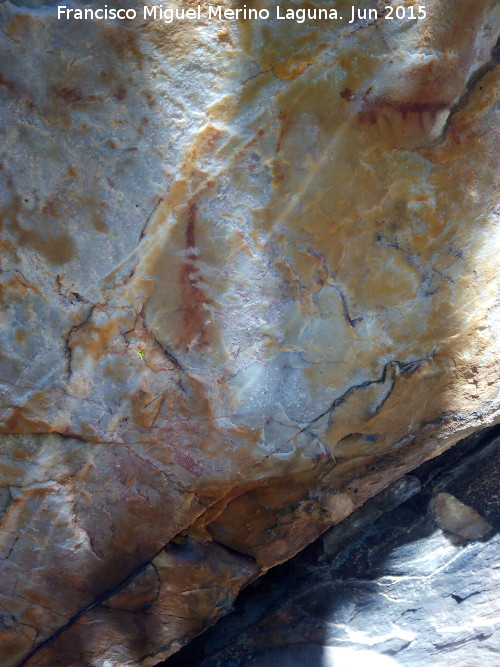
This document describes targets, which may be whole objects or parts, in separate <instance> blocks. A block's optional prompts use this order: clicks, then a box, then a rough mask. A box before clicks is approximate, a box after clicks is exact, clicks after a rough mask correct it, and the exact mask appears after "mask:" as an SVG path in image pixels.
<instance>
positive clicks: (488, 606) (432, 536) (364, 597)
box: [163, 429, 500, 667]
mask: <svg viewBox="0 0 500 667" xmlns="http://www.w3.org/2000/svg"><path fill="white" fill-rule="evenodd" d="M499 444H500V437H499V434H498V429H497V435H496V437H494V436H493V437H492V435H491V434H490V435H489V436H487V437H485V438H484V440H482V441H480V442H479V443H477V440H476V441H475V442H469V443H461V445H460V446H459V452H460V454H459V458H458V460H456V453H455V452H454V451H451V452H447V453H446V454H444V455H441V456H440V457H439V458H438V459H437V460H436V459H435V460H434V461H430V462H429V464H430V465H427V467H423V468H421V469H417V470H416V471H415V472H414V473H413V474H412V475H407V476H405V477H403V478H402V479H401V480H399V481H398V482H395V483H394V484H392V485H390V486H389V487H388V488H387V489H386V490H385V491H383V492H381V493H380V494H377V496H375V497H374V498H372V499H370V500H369V501H368V502H367V503H366V504H365V505H364V506H363V507H361V508H359V510H357V511H356V512H354V513H353V514H352V515H351V516H350V517H348V518H347V519H345V520H344V521H343V522H342V523H340V524H338V525H337V526H335V527H334V528H332V529H331V530H330V531H328V532H327V533H325V535H323V536H322V537H321V538H319V540H317V541H316V542H315V543H314V544H313V545H311V546H310V547H308V548H307V549H306V550H305V551H304V552H302V553H301V554H299V555H298V556H296V557H295V558H294V559H292V561H289V562H288V563H287V564H286V565H283V566H281V567H280V568H277V569H275V570H272V571H271V572H269V573H268V574H267V575H266V576H265V577H264V578H263V579H261V580H259V581H258V582H256V583H255V584H253V585H252V586H251V587H250V588H249V589H248V590H246V591H244V592H243V594H242V595H241V598H240V599H239V600H238V602H237V604H236V607H235V609H234V611H233V612H232V613H231V614H230V615H228V616H227V617H226V618H225V619H223V620H222V621H221V622H220V623H218V624H217V625H216V626H215V627H214V628H212V629H211V630H209V631H208V633H207V634H206V635H203V636H201V637H199V638H198V639H197V640H195V641H194V642H193V643H192V644H191V645H189V646H187V647H186V648H185V649H183V650H181V651H180V652H179V653H177V654H176V655H174V656H172V657H171V658H170V659H169V660H167V661H166V662H165V663H163V664H164V665H165V667H268V666H269V667H303V666H305V665H307V666H308V667H315V666H316V665H317V666H318V667H320V666H322V667H344V665H345V667H355V666H357V665H374V666H375V667H376V666H377V665H380V666H381V667H383V666H385V665H386V666H387V667H391V666H392V667H397V666H398V665H399V666H404V667H414V666H415V667H419V666H420V665H436V666H437V667H447V666H451V665H464V666H465V665H467V666H469V665H484V666H485V667H489V666H491V667H495V666H496V665H498V663H499V661H500V595H499V593H500V575H499V569H498V559H499V556H500V536H499V534H498V530H499V528H500V495H499V493H498V490H499V485H498V480H499V478H500V476H499V473H500V457H499ZM420 481H421V482H422V489H421V490H420ZM455 494H456V495H455ZM443 496H444V497H445V498H446V502H447V503H449V504H450V505H451V506H452V507H453V508H454V510H455V511H454V512H453V517H454V521H453V523H454V524H456V523H457V518H458V516H459V512H458V511H457V508H459V507H460V508H461V513H462V516H463V517H465V518H466V519H467V524H468V525H469V526H470V525H471V522H470V516H471V514H473V515H474V516H475V517H476V521H477V522H478V523H479V525H482V524H487V525H488V526H489V530H488V532H487V533H484V534H483V535H482V536H481V537H479V538H478V537H477V536H472V535H469V536H467V537H463V536H460V539H458V540H457V539H456V537H457V536H456V535H453V534H451V533H450V532H449V526H447V527H446V528H445V529H444V530H442V526H441V523H442V517H439V516H438V518H436V512H435V505H436V501H437V499H439V498H441V501H442V499H443ZM452 498H453V499H454V500H453V501H451V499H452ZM459 499H461V500H459ZM462 501H464V502H462ZM466 503H472V505H473V507H470V506H469V505H467V504H466ZM438 504H439V503H438ZM486 518H487V519H488V521H487V520H486Z"/></svg>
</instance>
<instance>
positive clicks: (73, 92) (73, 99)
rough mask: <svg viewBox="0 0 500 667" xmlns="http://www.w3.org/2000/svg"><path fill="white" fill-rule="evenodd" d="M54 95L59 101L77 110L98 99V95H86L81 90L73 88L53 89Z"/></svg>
mask: <svg viewBox="0 0 500 667" xmlns="http://www.w3.org/2000/svg"><path fill="white" fill-rule="evenodd" d="M52 93H53V94H54V96H55V97H56V98H57V99H58V100H60V101H61V102H64V103H65V104H67V105H68V106H71V107H74V108H75V109H82V108H84V107H86V106H88V105H89V104H91V103H92V102H95V100H96V99H97V96H96V95H84V94H83V92H82V91H81V90H80V88H73V87H71V86H61V87H59V88H52Z"/></svg>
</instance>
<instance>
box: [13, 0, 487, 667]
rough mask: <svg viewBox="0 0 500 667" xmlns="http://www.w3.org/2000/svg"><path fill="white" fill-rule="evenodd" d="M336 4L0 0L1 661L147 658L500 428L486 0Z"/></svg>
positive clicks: (100, 662) (155, 657) (140, 661)
mask: <svg viewBox="0 0 500 667" xmlns="http://www.w3.org/2000/svg"><path fill="white" fill-rule="evenodd" d="M125 4H127V3H125ZM178 4H179V6H180V5H182V6H184V7H187V6H191V5H193V3H192V2H191V1H190V0H183V1H182V2H181V0H179V3H178ZM202 4H203V6H204V7H205V6H206V5H205V4H204V3H202ZM221 4H222V5H224V6H227V7H229V5H230V4H231V3H230V2H229V0H223V1H222V3H221ZM290 4H291V5H293V6H295V7H298V6H299V3H298V2H295V0H291V3H290ZM332 4H334V5H335V7H336V8H337V9H338V11H339V13H340V14H342V13H343V14H344V19H343V20H338V21H315V22H314V21H312V22H311V21H308V22H304V23H298V22H296V21H281V20H276V19H274V18H270V19H269V20H268V21H260V20H256V21H245V20H235V21H231V20H226V19H222V20H219V19H217V18H212V19H210V20H209V19H208V18H207V17H206V16H205V15H203V16H202V18H201V19H200V20H195V21H177V22H173V23H171V24H167V23H164V22H162V21H143V20H139V19H138V20H136V21H77V20H58V19H57V17H56V9H55V6H54V3H52V2H43V1H41V0H40V1H39V0H30V1H29V2H28V1H24V0H16V2H15V3H13V2H10V1H9V0H4V1H2V2H0V103H1V105H2V114H1V115H0V133H1V136H2V142H1V144H0V146H1V148H0V219H1V224H2V230H1V233H2V237H1V248H2V254H1V257H0V261H1V264H0V269H1V273H0V279H1V292H0V297H1V300H2V313H1V316H0V327H1V332H0V345H1V347H2V356H1V359H0V382H1V388H2V399H1V400H2V402H1V404H0V406H1V407H0V432H1V433H2V434H3V435H2V449H1V454H2V463H1V482H0V483H1V485H2V491H1V494H0V508H1V511H2V513H3V518H2V525H1V537H0V544H1V545H2V552H1V553H2V576H1V580H0V599H1V613H2V619H3V620H2V623H1V624H0V662H1V663H2V665H5V667H10V666H11V665H17V664H19V663H20V662H21V661H23V660H24V661H25V662H23V664H26V665H41V664H54V657H53V656H54V654H53V653H52V650H55V649H53V648H52V647H53V646H55V645H56V644H55V642H57V652H58V654H60V655H62V656H66V657H65V658H64V660H66V662H64V663H61V664H66V665H81V664H82V663H86V664H89V665H93V666H94V665H95V666H99V667H104V665H105V664H106V665H107V666H108V667H109V665H110V664H111V665H118V664H129V665H150V664H151V665H153V664H155V662H158V661H159V660H160V659H161V658H162V657H164V656H165V655H167V654H168V653H169V652H173V651H174V650H176V648H177V647H178V646H180V644H181V643H182V642H183V641H185V639H186V637H189V636H190V635H191V634H193V633H194V632H198V631H200V630H201V628H202V626H203V624H205V623H209V622H210V621H211V619H212V618H213V616H214V613H215V614H217V613H222V612H223V611H224V610H227V608H228V605H229V604H230V602H231V600H232V599H233V598H234V595H235V593H236V591H237V589H238V588H239V587H241V586H243V585H244V584H245V583H248V582H249V581H251V580H252V579H253V578H254V577H256V576H258V575H259V574H260V573H262V572H264V571H265V570H266V569H268V568H269V567H271V566H273V565H275V564H276V563H278V562H281V561H283V560H285V559H287V558H289V557H290V556H292V555H293V554H294V553H296V552H297V551H299V550H300V549H302V548H303V547H304V546H306V545H307V544H308V543H309V542H311V541H312V540H313V539H315V538H316V537H317V536H318V535H319V534H321V533H322V532H323V531H325V530H326V529H327V528H328V527H330V526H331V525H332V524H334V523H337V522H339V521H340V520H341V519H343V518H344V517H345V516H347V515H348V514H349V513H350V512H352V511H353V509H355V508H356V507H358V506H359V505H361V504H362V503H363V502H365V501H366V500H367V499H368V498H370V497H371V496H373V495H374V494H375V493H376V492H377V491H378V490H380V489H382V488H384V487H385V486H387V485H388V484H389V483H390V482H391V481H393V480H395V479H398V478H400V477H402V476H403V475H404V474H405V473H406V472H407V471H409V470H411V469H413V468H414V467H415V466H417V465H419V464H420V463H421V462H423V461H425V460H426V459H428V458H429V457H432V456H435V455H436V454H439V453H440V452H441V451H443V450H445V449H446V448H447V447H449V446H450V445H452V444H453V443H454V442H456V441H457V440H458V439H459V438H460V437H462V436H464V435H466V434H467V433H470V432H472V431H473V430H476V429H478V428H480V427H483V426H486V425H489V424H493V423H495V422H496V421H498V420H499V417H500V396H499V384H498V370H499V369H498V365H499V348H500V345H499V334H498V321H499V317H500V305H499V304H500V301H499V298H498V293H499V291H498V280H499V278H498V276H499V275H500V271H499V253H498V212H497V209H496V207H497V205H498V200H497V193H498V190H497V183H496V178H495V177H496V173H497V172H496V170H497V163H498V158H497V156H498V150H497V146H496V145H495V141H496V140H497V136H498V135H497V130H498V122H497V116H496V115H495V98H496V86H497V85H498V70H497V69H495V65H496V51H495V42H496V36H497V34H498V27H499V23H500V12H499V8H498V5H497V3H496V2H495V1H494V0H479V1H478V2H476V3H474V7H473V8H471V4H470V2H468V1H466V0H454V1H453V2H451V1H447V0H429V1H428V2H427V3H426V10H427V15H426V18H425V19H421V20H418V21H412V20H403V21H402V20H396V21H394V20H392V21H391V20H386V19H385V18H384V11H383V3H375V2H363V3H361V4H362V5H363V7H366V8H373V7H374V6H377V7H379V10H380V17H379V18H378V19H377V20H375V21H373V20H372V21H370V20H364V19H363V20H357V21H356V22H355V23H353V24H349V23H348V22H347V15H348V10H349V7H350V5H349V4H348V3H347V2H344V1H343V0H339V1H338V2H335V3H331V2H326V1H325V2H319V3H318V6H331V5H332ZM409 4H411V3H409ZM271 5H272V6H274V3H266V2H262V6H271ZM127 6H130V7H133V6H136V5H134V3H133V2H130V3H128V4H127ZM221 550H222V551H221ZM224 550H225V551H224ZM225 552H227V553H226V555H222V554H224V553H225ZM188 554H191V556H189V555H188ZM200 554H204V555H203V557H202V556H201V555H200ZM179 559H180V560H182V562H183V563H188V564H189V563H191V567H192V570H193V572H192V574H189V575H188V574H187V569H189V567H188V565H183V566H182V568H184V569H183V570H182V571H183V572H186V574H185V575H184V574H183V577H184V576H185V577H186V580H185V582H184V583H186V585H188V586H189V585H191V584H190V583H189V582H190V581H191V583H192V588H191V589H189V590H190V591H192V592H191V593H189V598H190V600H191V599H192V600H193V601H192V603H190V604H189V605H187V608H185V605H184V602H185V598H184V597H183V593H186V592H187V589H184V588H182V586H183V585H184V583H183V582H180V583H181V588H180V589H176V588H175V586H177V585H178V584H179V582H178V581H177V582H176V583H175V585H174V583H172V582H173V581H174V579H175V577H173V575H172V572H173V571H174V569H175V568H177V567H179V568H181V566H180V565H179V566H178V565H177V564H176V563H178V561H179ZM183 559H185V560H183ZM190 559H191V560H190ZM202 561H203V562H206V567H201V565H200V563H201V562H202ZM150 565H151V567H152V568H153V570H154V572H155V573H156V574H155V576H153V572H152V570H151V568H150V567H149V566H150ZM182 568H181V569H182ZM215 582H217V583H215ZM149 587H151V590H150V592H148V588H149ZM207 589H210V591H208V592H207ZM174 594H175V596H176V598H177V599H178V608H179V609H180V610H181V611H182V612H183V613H184V612H185V613H186V614H187V615H186V617H185V618H184V619H182V620H180V619H179V618H178V617H175V615H173V612H172V608H171V604H173V603H172V601H171V597H172V595H174ZM116 596H118V597H116ZM195 599H196V600H198V601H197V602H195V601H194V600H195ZM143 607H144V608H146V607H147V611H140V610H141V609H142V608H143ZM209 607H210V609H209ZM212 607H213V609H212ZM140 613H147V614H148V616H147V618H148V621H147V624H148V626H149V627H151V628H154V632H152V634H149V633H146V632H145V631H143V629H141V628H143V627H144V622H143V621H142V620H138V619H141V618H142V617H141V616H140ZM138 614H139V615H138ZM124 615H127V618H131V619H132V620H131V621H130V623H129V622H124V621H123V622H122V620H120V621H119V622H118V621H117V620H116V619H117V618H120V619H123V618H124ZM134 619H135V620H134ZM97 621H99V622H98V623H97ZM96 627H98V628H99V629H98V630H96V629H95V628H96ZM88 628H92V629H93V630H92V632H90V630H88ZM94 631H95V632H96V633H97V634H94ZM77 635H78V636H79V637H80V639H79V641H76V639H75V637H76V636H77ZM51 660H52V662H51ZM61 660H62V658H61Z"/></svg>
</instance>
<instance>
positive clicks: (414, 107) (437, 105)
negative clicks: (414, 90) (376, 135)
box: [358, 99, 450, 130]
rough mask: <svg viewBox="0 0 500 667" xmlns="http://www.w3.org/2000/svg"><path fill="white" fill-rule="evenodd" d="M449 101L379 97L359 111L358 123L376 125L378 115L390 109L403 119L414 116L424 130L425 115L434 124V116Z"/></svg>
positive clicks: (445, 106) (447, 104)
mask: <svg viewBox="0 0 500 667" xmlns="http://www.w3.org/2000/svg"><path fill="white" fill-rule="evenodd" d="M449 106H450V104H449V102H444V101H439V102H398V101H396V100H391V99H379V100H377V101H376V102H375V103H374V104H372V105H368V106H367V108H365V109H363V110H362V111H360V112H359V114H358V118H359V121H360V123H370V124H372V125H376V124H377V123H378V119H379V117H380V116H381V115H382V114H383V113H384V111H386V110H387V111H392V112H394V113H398V114H400V115H401V117H402V119H403V121H407V120H411V117H412V116H416V118H417V120H418V125H419V127H420V129H421V130H425V116H426V115H427V117H428V118H429V120H430V122H431V123H432V124H434V122H435V120H436V116H437V114H438V113H439V112H440V111H443V110H444V109H448V108H449Z"/></svg>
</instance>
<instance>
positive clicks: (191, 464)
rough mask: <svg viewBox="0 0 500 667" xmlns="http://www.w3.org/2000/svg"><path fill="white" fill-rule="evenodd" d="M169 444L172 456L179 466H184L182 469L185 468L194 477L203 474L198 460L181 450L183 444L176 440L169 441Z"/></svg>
mask: <svg viewBox="0 0 500 667" xmlns="http://www.w3.org/2000/svg"><path fill="white" fill-rule="evenodd" d="M169 444H170V452H171V454H172V458H173V459H174V461H175V462H176V463H177V464H178V465H180V466H181V468H184V470H187V471H188V472H189V473H191V474H192V475H194V476H195V477H203V476H204V470H203V468H202V467H201V466H200V464H199V463H198V461H196V460H195V459H194V458H193V457H192V456H191V455H190V454H188V453H186V452H185V451H183V446H182V445H181V444H179V443H177V442H171V443H169Z"/></svg>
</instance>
